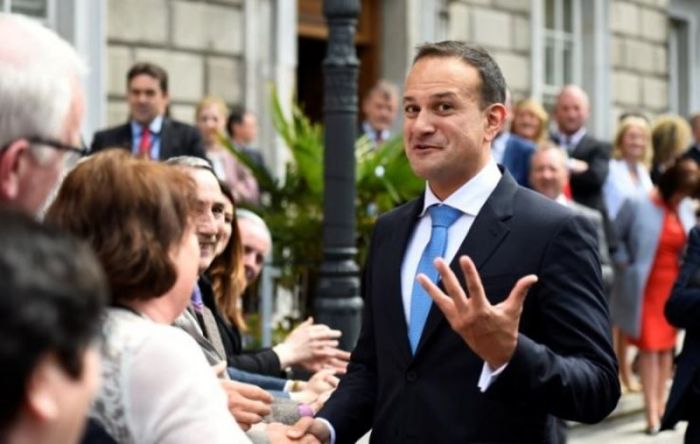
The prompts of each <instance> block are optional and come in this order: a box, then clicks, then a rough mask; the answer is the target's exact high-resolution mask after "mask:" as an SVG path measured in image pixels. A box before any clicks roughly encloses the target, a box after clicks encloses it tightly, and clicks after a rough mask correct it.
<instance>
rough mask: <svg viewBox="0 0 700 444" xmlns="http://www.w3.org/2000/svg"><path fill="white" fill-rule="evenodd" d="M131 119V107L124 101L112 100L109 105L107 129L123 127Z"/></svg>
mask: <svg viewBox="0 0 700 444" xmlns="http://www.w3.org/2000/svg"><path fill="white" fill-rule="evenodd" d="M128 119H129V106H128V105H127V104H126V101H124V100H110V101H109V102H108V103H107V124H106V125H105V128H108V127H110V126H115V125H121V124H123V123H124V122H126V121H127V120H128Z"/></svg>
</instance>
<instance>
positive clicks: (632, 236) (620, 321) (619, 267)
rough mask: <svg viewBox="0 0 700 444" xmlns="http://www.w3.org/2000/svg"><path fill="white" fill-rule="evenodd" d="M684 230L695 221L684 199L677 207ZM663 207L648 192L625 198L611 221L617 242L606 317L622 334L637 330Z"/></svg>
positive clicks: (639, 324) (637, 333) (690, 204)
mask: <svg viewBox="0 0 700 444" xmlns="http://www.w3.org/2000/svg"><path fill="white" fill-rule="evenodd" d="M678 214H679V217H680V219H681V223H682V224H683V227H684V229H685V232H686V233H687V232H688V231H690V229H691V228H693V226H694V225H695V216H694V214H693V209H692V203H691V202H690V201H689V200H688V199H685V200H683V201H682V202H681V204H680V205H679V208H678ZM663 221H664V212H663V208H661V207H660V206H658V205H657V204H655V203H654V202H653V201H652V200H651V199H650V198H649V197H648V196H641V197H635V198H629V199H626V200H625V202H624V203H623V204H622V207H621V208H620V211H619V212H618V213H617V216H616V217H615V221H614V227H615V232H616V233H617V236H618V239H619V244H618V247H617V250H616V252H615V258H614V261H615V267H616V279H615V284H614V287H613V294H612V298H611V301H610V318H611V319H612V322H613V324H614V325H616V326H618V327H619V328H620V329H621V330H622V331H623V332H624V333H625V334H627V335H629V336H631V337H634V338H637V337H639V334H640V329H641V319H642V305H643V304H642V303H643V300H644V290H645V289H646V284H647V279H648V278H649V273H650V272H651V267H652V265H653V264H654V258H655V257H656V249H657V247H658V245H659V237H660V235H661V229H662V226H663Z"/></svg>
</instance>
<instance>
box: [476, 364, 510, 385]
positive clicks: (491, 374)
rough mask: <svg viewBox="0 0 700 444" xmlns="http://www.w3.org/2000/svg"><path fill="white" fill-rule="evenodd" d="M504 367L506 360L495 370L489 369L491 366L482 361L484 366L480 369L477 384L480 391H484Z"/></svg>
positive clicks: (506, 365)
mask: <svg viewBox="0 0 700 444" xmlns="http://www.w3.org/2000/svg"><path fill="white" fill-rule="evenodd" d="M506 367H508V363H507V362H506V363H505V364H503V365H502V366H500V367H498V368H497V369H496V370H491V367H489V365H488V364H487V363H485V362H484V367H483V368H482V369H481V375H480V376H479V383H478V384H477V385H478V386H479V389H480V390H481V393H483V392H485V391H486V390H487V389H488V388H489V387H490V386H491V384H493V382H494V381H495V380H496V379H498V375H500V374H501V373H503V370H505V369H506Z"/></svg>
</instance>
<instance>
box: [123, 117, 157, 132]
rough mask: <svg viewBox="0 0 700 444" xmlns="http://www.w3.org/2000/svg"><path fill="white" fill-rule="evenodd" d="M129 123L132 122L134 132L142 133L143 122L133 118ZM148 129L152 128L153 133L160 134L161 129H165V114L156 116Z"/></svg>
mask: <svg viewBox="0 0 700 444" xmlns="http://www.w3.org/2000/svg"><path fill="white" fill-rule="evenodd" d="M129 123H130V124H131V132H132V134H134V135H140V134H141V124H140V123H138V122H137V121H135V120H131V121H130V122H129ZM148 129H149V130H151V134H160V130H161V129H163V116H156V118H155V119H153V120H151V123H150V124H149V125H148Z"/></svg>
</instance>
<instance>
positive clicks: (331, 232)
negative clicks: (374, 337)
mask: <svg viewBox="0 0 700 444" xmlns="http://www.w3.org/2000/svg"><path fill="white" fill-rule="evenodd" d="M359 12H360V3H359V0H325V1H324V2H323V13H324V15H325V16H326V21H327V23H328V30H329V32H328V52H327V54H326V59H325V60H324V61H323V74H324V104H323V116H324V117H323V118H324V123H325V140H324V145H325V151H324V161H323V163H324V173H323V177H324V196H323V218H324V219H323V263H322V264H321V274H320V277H319V284H318V292H317V294H316V301H315V308H316V317H317V320H318V322H321V323H324V324H327V325H329V326H331V327H332V328H337V329H339V330H341V331H342V332H343V337H342V338H341V343H340V346H341V348H343V349H345V350H351V349H352V348H353V347H354V346H355V343H356V342H357V337H358V335H359V332H360V324H361V315H362V299H361V298H360V280H359V272H358V267H357V264H356V263H355V254H356V253H357V248H356V246H355V243H356V238H355V139H356V138H357V133H356V132H357V71H358V67H359V61H358V60H357V56H356V54H355V25H356V23H357V16H358V14H359Z"/></svg>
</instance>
